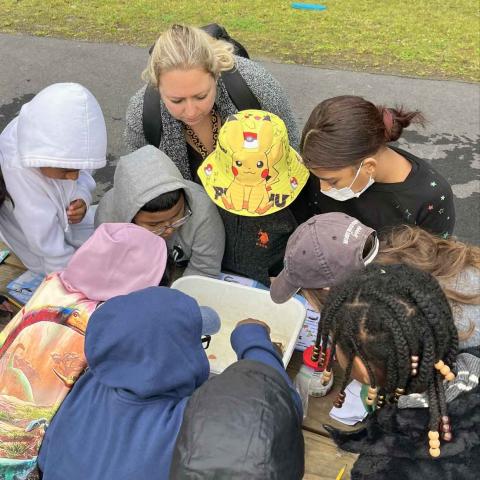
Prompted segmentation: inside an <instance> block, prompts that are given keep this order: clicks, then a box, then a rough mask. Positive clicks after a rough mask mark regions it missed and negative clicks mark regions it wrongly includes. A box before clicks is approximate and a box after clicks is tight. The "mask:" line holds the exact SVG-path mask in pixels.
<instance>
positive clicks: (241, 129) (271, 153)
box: [198, 110, 309, 217]
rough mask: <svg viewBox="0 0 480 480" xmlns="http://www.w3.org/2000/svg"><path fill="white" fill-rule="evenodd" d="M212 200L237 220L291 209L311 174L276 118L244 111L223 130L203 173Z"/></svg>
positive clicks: (206, 188) (201, 169) (201, 172)
mask: <svg viewBox="0 0 480 480" xmlns="http://www.w3.org/2000/svg"><path fill="white" fill-rule="evenodd" d="M198 176H199V177H200V180H201V182H202V184H203V186H204V188H205V190H206V192H207V194H208V196H209V197H210V198H211V199H212V200H213V201H214V202H215V203H216V204H217V205H218V206H219V207H221V208H223V209H224V210H226V211H228V212H232V213H234V214H236V215H242V216H246V217H259V216H262V215H269V214H271V213H275V212H278V211H279V210H282V209H283V208H285V207H288V206H289V205H290V204H291V203H292V202H293V201H294V200H295V198H296V197H297V196H298V194H299V193H300V191H301V190H302V188H303V187H304V186H305V184H306V183H307V179H308V176H309V172H308V170H307V168H306V167H305V166H304V165H303V164H302V163H301V161H300V157H299V155H298V154H297V152H296V151H295V150H294V149H293V148H292V147H290V145H289V143H288V134H287V129H286V127H285V124H284V123H283V121H282V120H281V119H280V118H279V117H277V116H276V115H274V114H273V113H268V112H264V111H261V110H244V111H241V112H238V113H236V114H235V115H231V116H230V117H229V118H228V120H227V121H226V122H225V124H224V125H223V126H222V128H221V129H220V133H219V135H218V141H217V147H216V149H215V150H214V151H213V152H212V153H211V154H210V155H209V156H208V157H207V158H206V159H205V160H204V162H203V163H202V165H201V166H200V168H199V169H198Z"/></svg>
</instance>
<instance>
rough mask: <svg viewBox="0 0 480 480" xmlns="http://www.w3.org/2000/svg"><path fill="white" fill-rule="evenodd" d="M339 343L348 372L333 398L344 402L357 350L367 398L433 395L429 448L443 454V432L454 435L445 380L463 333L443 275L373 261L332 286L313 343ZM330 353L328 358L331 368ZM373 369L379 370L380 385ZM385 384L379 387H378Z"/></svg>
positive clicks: (450, 375) (371, 401) (381, 399)
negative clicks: (439, 279) (441, 279)
mask: <svg viewBox="0 0 480 480" xmlns="http://www.w3.org/2000/svg"><path fill="white" fill-rule="evenodd" d="M330 341H331V349H332V351H335V349H338V348H339V349H341V350H342V353H343V354H344V356H345V357H346V359H347V365H346V367H345V377H344V380H343V382H342V385H341V389H340V393H339V395H338V397H337V400H336V401H335V403H334V404H335V406H336V407H338V408H339V407H341V406H342V403H343V401H344V399H345V389H346V387H347V384H348V382H349V381H350V374H351V372H352V367H353V363H354V358H355V357H358V358H360V360H361V361H362V363H363V364H364V365H365V368H366V370H367V372H368V376H369V380H370V388H369V392H368V399H367V403H369V404H374V403H376V406H377V408H378V407H380V406H381V405H382V404H383V402H384V401H385V400H387V401H391V402H396V401H397V400H398V398H399V396H401V395H403V394H409V393H423V392H426V393H427V395H428V401H429V411H430V423H429V432H428V444H429V452H430V455H431V456H432V457H438V456H439V455H440V436H441V437H442V439H443V440H444V441H450V440H451V439H452V433H451V426H450V421H449V417H448V414H447V404H446V399H445V392H444V386H443V383H444V381H445V380H452V379H453V378H454V373H453V372H452V370H453V368H454V362H455V358H456V356H457V350H458V333H457V329H456V327H455V324H454V321H453V317H452V312H451V309H450V306H449V303H448V301H447V298H446V297H445V294H444V293H443V291H442V289H441V287H440V286H439V284H438V282H437V281H436V280H435V278H434V277H432V276H431V275H430V274H428V273H425V272H422V271H420V270H416V269H414V268H412V267H409V266H406V265H384V266H381V265H369V266H368V267H366V269H365V270H362V271H359V272H357V273H356V274H355V275H353V276H352V277H351V278H350V279H348V280H347V281H345V282H344V283H342V284H341V285H338V286H336V287H334V288H332V289H331V291H330V294H329V296H328V298H327V301H326V303H325V307H324V309H323V312H322V322H321V325H320V328H319V331H318V335H317V341H316V344H315V347H316V349H317V350H320V351H325V350H326V348H327V346H328V345H327V343H328V342H330ZM332 362H333V355H331V356H330V357H329V359H328V360H327V362H326V365H324V368H325V371H326V372H330V371H331V368H332ZM375 372H377V373H378V372H382V375H381V377H382V385H378V379H377V378H376V375H375ZM379 387H380V392H379V393H378V399H377V392H378V389H379Z"/></svg>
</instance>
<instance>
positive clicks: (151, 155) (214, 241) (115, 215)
mask: <svg viewBox="0 0 480 480" xmlns="http://www.w3.org/2000/svg"><path fill="white" fill-rule="evenodd" d="M105 222H131V223H135V224H136V225H139V226H141V227H144V228H146V229H148V230H150V231H151V232H153V233H155V234H157V235H159V236H161V237H163V238H164V239H165V241H166V242H167V246H168V251H169V255H170V257H171V258H172V259H173V261H174V263H175V264H176V265H177V266H181V267H186V269H185V273H184V274H185V275H206V276H212V277H216V276H218V274H219V273H220V265H221V262H222V257H223V251H224V247H225V231H224V228H223V224H222V221H221V219H220V216H219V214H218V212H217V209H216V208H215V205H213V204H212V203H211V202H210V200H209V199H208V197H207V196H206V194H205V193H204V191H203V189H202V188H201V187H200V186H199V185H197V184H195V183H193V182H190V181H188V180H184V179H183V177H182V175H181V173H180V171H179V170H178V168H177V167H176V166H175V165H174V164H173V162H172V161H171V160H170V159H169V158H168V157H167V156H166V155H165V153H163V152H161V151H160V150H158V149H156V148H154V147H152V146H146V147H143V148H141V149H139V150H137V151H135V152H133V153H131V154H130V155H127V156H125V157H122V158H121V159H120V161H119V162H118V165H117V168H116V170H115V176H114V184H113V188H112V189H111V190H110V191H108V192H107V193H106V194H105V196H104V197H103V198H102V200H101V201H100V204H99V206H98V210H97V213H96V217H95V224H96V225H97V226H98V225H99V224H101V223H105Z"/></svg>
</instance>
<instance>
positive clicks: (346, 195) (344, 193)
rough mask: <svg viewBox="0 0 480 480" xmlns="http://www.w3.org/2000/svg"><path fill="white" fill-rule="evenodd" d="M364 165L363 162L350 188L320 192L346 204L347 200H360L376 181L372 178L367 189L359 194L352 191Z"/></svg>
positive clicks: (366, 186)
mask: <svg viewBox="0 0 480 480" xmlns="http://www.w3.org/2000/svg"><path fill="white" fill-rule="evenodd" d="M362 165H363V162H362V163H361V164H360V166H359V167H358V170H357V173H356V175H355V177H354V178H353V180H352V183H351V184H350V185H349V186H348V187H343V188H340V189H337V188H330V190H322V189H320V191H321V192H322V193H323V194H324V195H326V196H327V197H330V198H333V199H334V200H337V201H339V202H345V201H346V200H351V199H352V198H358V197H359V196H360V195H361V194H362V193H363V192H364V191H365V190H366V189H367V188H368V187H370V186H372V185H373V184H374V183H375V180H374V179H373V178H372V177H370V178H369V179H368V182H367V184H366V185H365V187H364V188H362V189H361V190H360V191H359V192H354V191H353V190H352V185H353V184H354V183H355V180H356V179H357V177H358V174H359V173H360V169H361V168H362Z"/></svg>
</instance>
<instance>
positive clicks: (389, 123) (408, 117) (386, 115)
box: [377, 106, 425, 142]
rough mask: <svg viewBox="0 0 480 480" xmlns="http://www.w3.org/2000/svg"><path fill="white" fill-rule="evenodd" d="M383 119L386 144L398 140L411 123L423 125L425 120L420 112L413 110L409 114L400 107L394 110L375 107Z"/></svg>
mask: <svg viewBox="0 0 480 480" xmlns="http://www.w3.org/2000/svg"><path fill="white" fill-rule="evenodd" d="M377 108H378V110H379V112H380V113H381V114H382V117H383V125H384V127H385V140H386V141H387V142H395V141H396V140H398V139H399V138H400V137H401V135H402V132H403V129H404V128H407V127H408V126H409V125H410V124H412V123H419V124H420V125H422V126H423V125H424V124H425V118H424V116H423V115H422V113H421V112H419V111H418V110H415V111H413V112H409V111H407V110H405V109H404V108H403V107H402V106H401V107H396V108H386V107H377Z"/></svg>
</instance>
